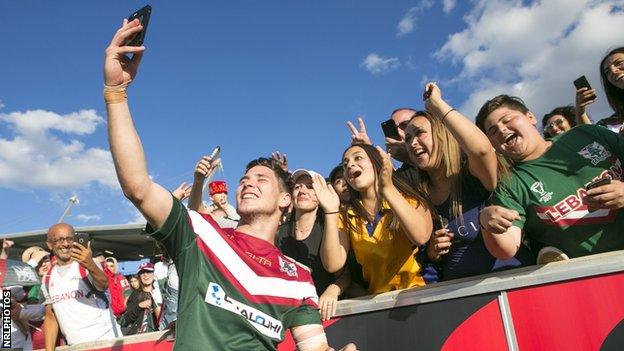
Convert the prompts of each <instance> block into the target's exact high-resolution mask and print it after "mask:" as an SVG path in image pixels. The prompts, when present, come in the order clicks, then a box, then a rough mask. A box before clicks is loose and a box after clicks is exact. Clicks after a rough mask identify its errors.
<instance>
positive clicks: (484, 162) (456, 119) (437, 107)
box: [425, 83, 497, 191]
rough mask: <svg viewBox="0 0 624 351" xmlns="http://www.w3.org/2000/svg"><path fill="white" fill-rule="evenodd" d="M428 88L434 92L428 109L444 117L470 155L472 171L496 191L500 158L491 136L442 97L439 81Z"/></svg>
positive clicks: (427, 87)
mask: <svg viewBox="0 0 624 351" xmlns="http://www.w3.org/2000/svg"><path fill="white" fill-rule="evenodd" d="M425 91H427V92H431V95H430V96H429V98H428V99H427V100H426V101H425V105H426V108H427V111H429V112H430V113H431V114H435V115H437V116H439V117H440V119H442V123H444V125H445V126H446V128H447V129H448V130H449V132H451V134H452V135H453V137H454V138H455V140H457V142H458V143H459V146H460V147H461V149H462V151H463V152H464V153H465V154H466V155H467V156H468V166H469V168H470V173H471V174H472V175H474V176H475V177H477V178H478V179H479V180H480V181H481V184H483V186H484V187H485V188H486V189H487V190H488V191H493V190H494V189H495V188H496V183H497V168H496V167H497V160H496V154H495V153H494V148H492V144H491V143H490V141H489V140H488V138H487V136H486V135H485V134H483V132H482V131H481V130H480V129H479V127H477V126H476V125H475V124H474V123H472V122H471V121H470V120H469V119H468V118H466V117H464V115H462V114H461V113H459V111H457V110H455V109H454V108H452V107H451V106H449V104H447V103H446V101H444V99H442V92H441V91H440V88H438V86H437V85H436V84H435V83H428V84H427V86H426V87H425Z"/></svg>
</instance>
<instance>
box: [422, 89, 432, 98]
mask: <svg viewBox="0 0 624 351" xmlns="http://www.w3.org/2000/svg"><path fill="white" fill-rule="evenodd" d="M432 92H433V86H431V87H429V89H427V90H426V91H425V92H424V93H423V101H427V99H429V98H430V97H431V93H432Z"/></svg>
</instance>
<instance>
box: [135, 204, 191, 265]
mask: <svg viewBox="0 0 624 351" xmlns="http://www.w3.org/2000/svg"><path fill="white" fill-rule="evenodd" d="M145 231H146V232H147V234H150V235H151V236H152V238H154V239H156V240H158V241H160V242H161V243H162V244H163V245H164V246H165V248H166V249H167V252H168V253H169V256H171V258H175V257H178V255H179V254H180V252H181V251H182V250H184V249H185V248H187V247H188V246H189V245H191V244H192V243H193V241H194V240H195V234H194V233H193V230H192V228H191V225H190V224H189V217H188V212H187V211H186V208H185V207H184V205H182V203H181V202H180V201H178V199H176V198H173V206H172V207H171V212H170V213H169V217H167V220H166V221H165V224H163V226H162V227H161V228H160V229H159V230H156V231H155V230H154V229H153V228H152V227H151V226H150V225H149V224H148V225H147V227H146V228H145Z"/></svg>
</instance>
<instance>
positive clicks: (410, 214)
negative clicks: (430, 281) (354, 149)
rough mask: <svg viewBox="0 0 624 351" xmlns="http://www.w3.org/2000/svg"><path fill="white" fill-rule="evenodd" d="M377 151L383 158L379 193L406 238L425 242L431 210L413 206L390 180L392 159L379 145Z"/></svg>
mask: <svg viewBox="0 0 624 351" xmlns="http://www.w3.org/2000/svg"><path fill="white" fill-rule="evenodd" d="M377 151H378V152H379V154H380V155H381V158H382V160H383V168H382V169H381V171H380V175H379V181H380V187H381V193H382V195H383V197H384V199H386V201H388V204H389V205H390V208H391V209H392V212H393V213H394V215H395V216H396V217H397V219H398V220H399V223H400V224H401V227H402V228H403V230H404V232H405V234H406V235H407V238H408V239H409V240H410V241H411V242H413V243H414V244H417V245H423V244H425V243H426V242H427V241H428V240H429V238H430V237H431V231H432V229H433V221H432V219H431V212H429V211H428V210H427V209H426V208H425V206H423V205H421V206H418V208H414V207H413V206H412V205H411V204H410V203H409V202H407V200H406V199H405V197H403V195H402V194H401V192H399V190H398V189H397V188H396V187H395V186H394V183H393V182H392V172H393V171H394V170H393V167H392V161H391V160H390V156H389V155H388V154H387V153H386V152H385V151H384V150H383V149H382V148H380V147H379V146H377Z"/></svg>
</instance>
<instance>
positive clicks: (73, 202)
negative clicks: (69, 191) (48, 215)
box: [58, 195, 80, 223]
mask: <svg viewBox="0 0 624 351" xmlns="http://www.w3.org/2000/svg"><path fill="white" fill-rule="evenodd" d="M79 203H80V202H79V201H78V195H74V196H72V197H70V198H69V203H68V204H67V207H65V211H63V214H62V215H61V218H59V220H58V223H63V221H64V220H65V217H67V215H68V214H69V211H70V210H71V208H72V206H74V205H77V204H79Z"/></svg>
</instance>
